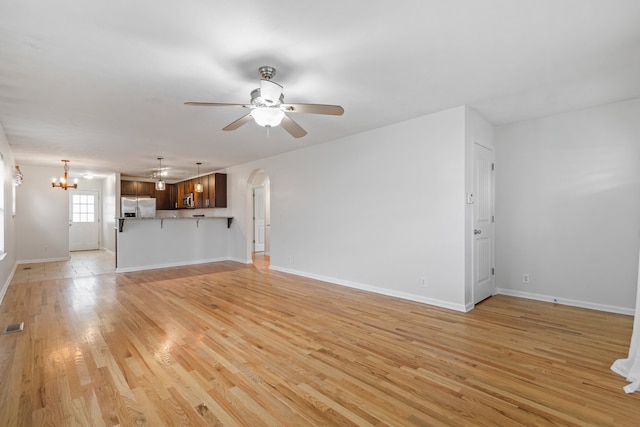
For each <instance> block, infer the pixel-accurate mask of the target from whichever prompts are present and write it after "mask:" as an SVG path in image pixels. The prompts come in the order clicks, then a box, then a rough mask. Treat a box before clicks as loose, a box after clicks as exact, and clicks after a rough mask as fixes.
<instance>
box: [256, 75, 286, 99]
mask: <svg viewBox="0 0 640 427" xmlns="http://www.w3.org/2000/svg"><path fill="white" fill-rule="evenodd" d="M281 96H282V86H280V85H279V84H278V83H276V82H272V81H271V80H266V79H262V80H260V98H261V99H262V102H263V103H264V104H265V105H279V104H280V101H281V99H280V97H281Z"/></svg>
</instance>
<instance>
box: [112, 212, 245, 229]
mask: <svg viewBox="0 0 640 427" xmlns="http://www.w3.org/2000/svg"><path fill="white" fill-rule="evenodd" d="M201 219H204V220H208V219H226V220H227V228H230V227H231V223H232V222H233V217H232V216H204V215H191V216H167V215H163V216H156V217H154V218H138V217H120V218H118V231H119V232H120V233H122V232H123V231H124V223H125V221H154V220H159V221H160V228H161V229H162V228H164V221H167V220H196V222H195V223H196V228H198V227H199V226H200V220H201Z"/></svg>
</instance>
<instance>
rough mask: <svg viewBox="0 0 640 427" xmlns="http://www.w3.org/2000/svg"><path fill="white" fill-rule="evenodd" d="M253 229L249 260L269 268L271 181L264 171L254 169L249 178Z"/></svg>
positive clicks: (259, 266) (260, 266)
mask: <svg viewBox="0 0 640 427" xmlns="http://www.w3.org/2000/svg"><path fill="white" fill-rule="evenodd" d="M248 182H249V189H250V196H251V212H252V214H253V216H252V218H253V220H252V227H251V229H252V230H253V233H252V237H251V241H250V242H249V243H250V248H251V250H250V252H251V261H252V262H253V265H254V266H256V267H257V268H260V269H268V268H269V260H270V255H271V253H270V250H271V181H270V179H269V175H268V174H267V172H266V171H264V170H262V169H260V170H256V171H254V172H253V173H252V174H251V176H250V178H249V181H248Z"/></svg>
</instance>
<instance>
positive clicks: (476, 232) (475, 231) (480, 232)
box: [473, 228, 482, 234]
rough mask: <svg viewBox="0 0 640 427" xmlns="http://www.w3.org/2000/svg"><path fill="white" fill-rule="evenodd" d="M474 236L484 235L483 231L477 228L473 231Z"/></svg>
mask: <svg viewBox="0 0 640 427" xmlns="http://www.w3.org/2000/svg"><path fill="white" fill-rule="evenodd" d="M473 234H482V230H478V229H477V228H476V229H475V230H473Z"/></svg>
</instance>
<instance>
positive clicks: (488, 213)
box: [473, 144, 495, 303]
mask: <svg viewBox="0 0 640 427" xmlns="http://www.w3.org/2000/svg"><path fill="white" fill-rule="evenodd" d="M493 171H494V163H493V150H491V149H489V148H486V147H483V146H482V145H480V144H474V194H473V258H474V259H473V270H474V273H473V275H474V278H473V280H474V297H473V300H474V303H478V302H480V301H482V300H483V299H485V298H488V297H490V296H491V295H493V294H494V291H495V280H494V277H495V276H494V262H493V258H494V249H493V239H494V236H493V234H494V214H493V212H494V197H493Z"/></svg>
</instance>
